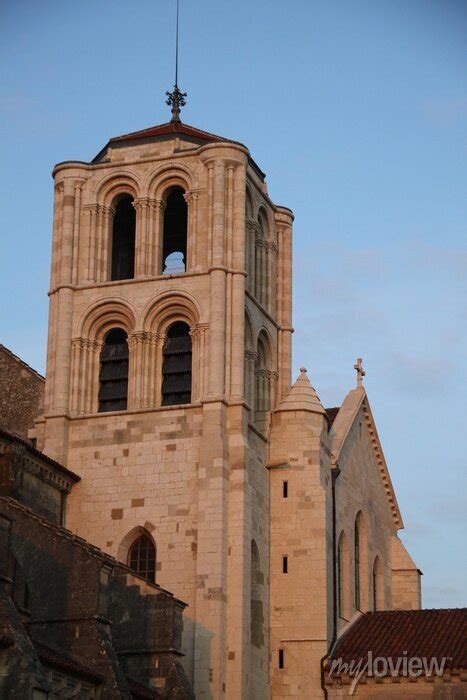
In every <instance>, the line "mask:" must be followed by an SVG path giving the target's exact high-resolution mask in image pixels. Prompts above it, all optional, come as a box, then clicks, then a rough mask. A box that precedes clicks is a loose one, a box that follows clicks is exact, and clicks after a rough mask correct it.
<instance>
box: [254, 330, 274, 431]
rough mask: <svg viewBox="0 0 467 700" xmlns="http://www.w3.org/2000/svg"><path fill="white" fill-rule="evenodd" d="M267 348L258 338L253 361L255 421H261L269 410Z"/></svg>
mask: <svg viewBox="0 0 467 700" xmlns="http://www.w3.org/2000/svg"><path fill="white" fill-rule="evenodd" d="M270 380H271V373H270V371H269V348H268V345H267V340H266V339H265V338H264V337H263V336H261V335H260V337H259V338H258V345H257V354H256V359H255V397H254V398H255V420H259V421H263V420H264V418H265V415H264V414H265V413H266V412H267V411H269V410H270V398H271V397H270Z"/></svg>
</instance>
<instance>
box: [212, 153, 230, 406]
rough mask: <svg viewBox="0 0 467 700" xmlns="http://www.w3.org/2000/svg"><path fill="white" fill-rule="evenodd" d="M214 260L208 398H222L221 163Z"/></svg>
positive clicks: (216, 184)
mask: <svg viewBox="0 0 467 700" xmlns="http://www.w3.org/2000/svg"><path fill="white" fill-rule="evenodd" d="M211 206H212V220H213V246H212V247H213V260H212V264H213V267H214V269H212V270H211V327H210V333H209V336H210V353H209V355H210V373H209V395H210V396H211V397H214V396H215V397H219V398H220V397H221V396H223V394H224V382H225V311H226V308H225V302H226V272H225V269H223V268H224V265H225V245H224V235H225V227H224V224H225V164H224V162H223V161H221V160H217V161H215V165H214V200H213V202H212V205H211Z"/></svg>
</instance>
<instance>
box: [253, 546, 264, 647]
mask: <svg viewBox="0 0 467 700" xmlns="http://www.w3.org/2000/svg"><path fill="white" fill-rule="evenodd" d="M262 585H263V574H262V572H261V565H260V558H259V550H258V545H257V544H256V542H255V541H254V540H252V542H251V592H250V596H251V597H250V639H251V644H252V645H253V646H255V647H258V648H259V647H261V646H262V645H263V641H264V640H263V602H262V600H261V587H262Z"/></svg>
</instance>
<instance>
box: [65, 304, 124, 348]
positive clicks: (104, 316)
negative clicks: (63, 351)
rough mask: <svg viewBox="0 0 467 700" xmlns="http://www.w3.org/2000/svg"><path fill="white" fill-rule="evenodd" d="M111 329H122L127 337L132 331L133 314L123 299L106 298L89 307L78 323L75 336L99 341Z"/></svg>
mask: <svg viewBox="0 0 467 700" xmlns="http://www.w3.org/2000/svg"><path fill="white" fill-rule="evenodd" d="M113 327H115V328H122V329H123V330H124V331H126V333H127V335H130V333H132V332H133V330H134V327H135V312H134V309H133V307H132V306H131V305H130V303H129V302H128V301H126V300H125V299H122V298H116V297H108V298H105V299H101V300H99V301H98V302H96V303H95V304H93V305H92V306H90V307H89V308H88V309H86V310H85V311H84V312H83V314H82V315H81V318H80V319H79V321H78V326H77V329H76V335H77V336H78V337H81V338H86V339H89V340H97V341H101V340H102V338H103V337H104V335H105V333H106V332H107V331H108V330H109V329H110V328H113Z"/></svg>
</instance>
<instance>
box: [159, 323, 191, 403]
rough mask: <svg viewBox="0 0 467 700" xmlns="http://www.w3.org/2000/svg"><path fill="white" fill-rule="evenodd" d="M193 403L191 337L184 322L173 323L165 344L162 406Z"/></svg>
mask: <svg viewBox="0 0 467 700" xmlns="http://www.w3.org/2000/svg"><path fill="white" fill-rule="evenodd" d="M184 403H191V336H190V327H189V326H188V324H187V323H183V321H177V322H176V323H173V324H172V325H171V326H170V328H169V330H168V333H167V340H166V341H165V343H164V350H163V363H162V405H163V406H176V405H179V404H184Z"/></svg>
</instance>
